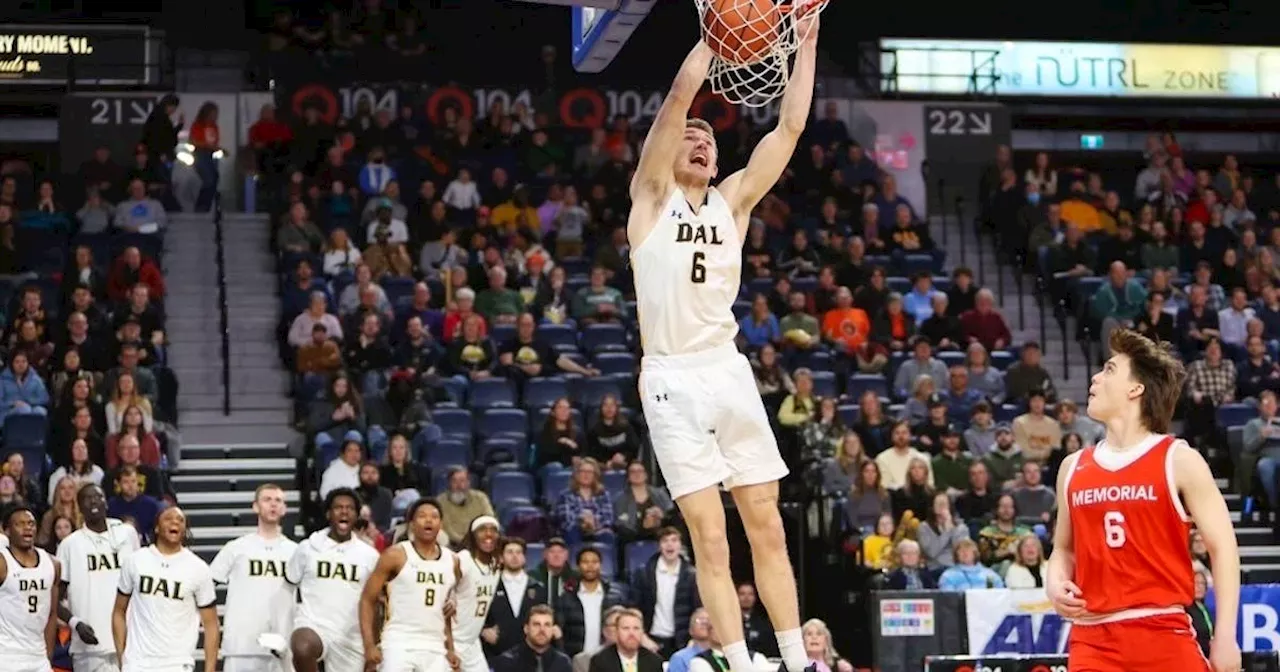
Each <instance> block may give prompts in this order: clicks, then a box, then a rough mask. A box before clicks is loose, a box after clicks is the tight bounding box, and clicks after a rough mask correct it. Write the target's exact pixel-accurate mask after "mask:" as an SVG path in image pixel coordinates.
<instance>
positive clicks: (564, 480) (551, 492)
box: [542, 469, 573, 505]
mask: <svg viewBox="0 0 1280 672" xmlns="http://www.w3.org/2000/svg"><path fill="white" fill-rule="evenodd" d="M572 479H573V472H572V471H570V470H569V469H547V470H546V471H544V472H542V501H543V503H545V504H547V505H551V504H554V503H555V501H556V499H558V498H559V497H560V493H562V492H564V491H565V490H568V489H569V481H570V480H572Z"/></svg>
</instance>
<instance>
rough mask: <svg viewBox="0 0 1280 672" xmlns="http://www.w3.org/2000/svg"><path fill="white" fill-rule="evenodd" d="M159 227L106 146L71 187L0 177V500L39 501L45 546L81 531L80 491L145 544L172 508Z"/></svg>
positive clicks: (170, 386) (154, 212) (170, 405)
mask: <svg viewBox="0 0 1280 672" xmlns="http://www.w3.org/2000/svg"><path fill="white" fill-rule="evenodd" d="M59 184H61V186H59ZM63 193H67V194H69V196H68V197H67V198H65V199H64V198H63V196H62V194H63ZM108 195H110V197H111V198H113V199H114V198H121V199H123V200H121V201H120V202H119V204H117V205H115V206H112V205H111V204H110V203H109V202H108V201H107V200H106V198H107V196H108ZM165 225H166V217H165V211H164V208H163V206H161V205H160V204H159V203H158V202H157V201H155V200H154V199H153V198H151V197H150V196H149V195H148V193H147V191H146V185H145V183H144V182H143V181H141V180H139V179H137V177H136V176H135V175H133V174H131V173H130V172H129V171H127V170H125V169H123V168H121V167H117V166H115V165H114V164H113V163H112V162H111V160H110V157H109V156H107V155H106V154H105V152H103V151H99V152H98V154H97V155H96V156H95V157H94V158H93V159H92V160H91V161H89V162H88V163H86V165H85V167H84V168H83V169H82V170H81V171H80V173H79V174H78V175H75V176H72V177H69V178H67V179H65V180H52V179H44V180H38V181H36V180H32V179H30V178H29V174H28V173H26V172H24V171H21V170H18V171H15V172H13V173H11V174H7V175H5V176H4V177H3V178H0V251H2V253H0V310H3V315H4V317H3V322H4V325H5V327H4V332H3V334H2V335H0V354H2V356H3V361H4V365H3V370H2V371H0V427H2V432H3V434H2V440H3V453H4V454H5V461H4V463H3V466H0V502H3V503H10V502H13V501H23V502H26V503H27V504H30V505H31V506H33V507H34V508H35V509H36V511H37V512H38V513H39V515H40V529H39V535H38V539H37V543H38V544H39V545H41V546H42V547H44V548H46V549H48V550H50V551H53V550H55V549H56V547H57V544H58V542H59V541H60V540H61V539H62V538H64V537H65V536H66V535H68V534H70V533H71V532H72V531H74V530H75V529H77V528H78V527H80V526H81V525H82V524H83V517H82V516H81V514H80V512H79V509H78V505H77V499H76V493H77V491H78V489H79V487H80V486H81V485H83V484H86V483H95V484H99V485H101V486H102V487H103V489H104V490H105V491H106V494H107V496H108V509H109V514H110V515H112V516H114V517H118V518H121V519H125V520H128V521H130V522H132V523H134V524H135V525H136V526H137V528H138V532H139V534H140V535H141V536H142V537H143V538H147V537H148V536H149V535H150V532H151V530H152V528H153V522H154V519H155V516H156V515H157V514H158V512H159V509H160V507H161V506H162V502H163V501H165V500H169V501H173V499H174V496H173V493H172V491H171V489H170V487H169V484H168V473H169V471H170V470H171V469H175V468H177V466H178V464H179V456H180V451H181V448H180V442H179V437H178V435H177V433H176V431H175V424H176V422H175V415H174V414H175V410H176V409H175V405H176V403H175V402H176V394H177V391H176V380H175V378H174V375H173V372H172V371H171V370H170V369H168V368H167V367H166V353H165V350H166V346H167V339H166V335H165V318H164V296H165V278H164V273H163V271H162V267H161V264H162V256H161V255H162V250H163V236H164V228H165Z"/></svg>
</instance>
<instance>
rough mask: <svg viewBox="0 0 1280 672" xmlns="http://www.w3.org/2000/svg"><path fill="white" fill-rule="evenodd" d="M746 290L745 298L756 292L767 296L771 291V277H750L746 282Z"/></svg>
mask: <svg viewBox="0 0 1280 672" xmlns="http://www.w3.org/2000/svg"><path fill="white" fill-rule="evenodd" d="M746 290H747V291H746V297H747V298H750V297H752V296H755V295H756V294H764V295H765V296H768V295H769V292H772V291H773V278H752V279H751V280H750V281H748V282H747V286H746Z"/></svg>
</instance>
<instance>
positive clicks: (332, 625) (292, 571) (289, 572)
mask: <svg viewBox="0 0 1280 672" xmlns="http://www.w3.org/2000/svg"><path fill="white" fill-rule="evenodd" d="M377 564H378V551H377V549H375V548H374V547H372V546H370V545H369V544H367V543H365V542H364V541H363V540H361V539H360V538H358V537H356V536H355V535H352V537H351V538H350V539H348V540H347V541H344V542H342V543H338V542H337V541H335V540H334V539H333V538H332V537H330V536H329V528H327V527H326V528H324V529H323V530H320V531H318V532H315V533H313V534H312V535H311V536H309V537H307V538H306V539H305V540H303V542H302V543H300V544H298V548H297V549H296V550H294V553H293V557H292V558H290V559H289V563H288V564H287V565H286V566H285V578H286V579H287V580H288V581H289V583H292V584H293V585H295V586H297V587H298V594H299V596H300V598H301V601H300V602H299V603H298V608H297V611H296V612H295V613H294V624H293V625H294V628H302V627H306V628H311V629H313V630H316V631H317V633H318V634H322V635H324V636H325V637H327V638H330V639H332V640H334V641H340V642H347V643H353V645H355V646H357V647H360V646H361V645H360V593H361V592H362V591H363V590H364V584H365V582H366V581H368V580H369V575H370V574H371V573H373V568H374V567H376V566H377Z"/></svg>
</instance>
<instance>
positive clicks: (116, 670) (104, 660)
mask: <svg viewBox="0 0 1280 672" xmlns="http://www.w3.org/2000/svg"><path fill="white" fill-rule="evenodd" d="M71 669H72V671H73V672H120V666H119V665H116V654H114V653H73V654H71Z"/></svg>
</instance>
